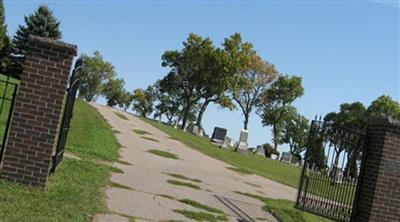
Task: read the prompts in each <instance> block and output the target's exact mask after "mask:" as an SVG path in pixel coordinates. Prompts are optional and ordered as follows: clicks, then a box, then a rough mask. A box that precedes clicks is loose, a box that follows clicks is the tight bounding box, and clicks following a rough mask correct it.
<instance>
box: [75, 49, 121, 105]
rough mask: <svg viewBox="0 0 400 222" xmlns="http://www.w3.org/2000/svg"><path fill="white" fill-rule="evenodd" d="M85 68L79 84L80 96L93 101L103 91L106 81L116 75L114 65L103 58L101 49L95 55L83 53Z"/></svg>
mask: <svg viewBox="0 0 400 222" xmlns="http://www.w3.org/2000/svg"><path fill="white" fill-rule="evenodd" d="M81 58H82V59H83V69H82V73H81V78H80V84H79V98H83V99H85V100H86V101H87V102H92V101H93V100H95V99H96V97H97V96H99V95H100V94H101V93H102V92H103V88H104V83H105V82H106V81H107V80H110V79H113V78H114V77H115V75H116V73H115V70H114V69H115V68H114V66H113V65H112V64H111V63H110V62H107V61H105V60H104V59H103V57H102V55H101V54H100V52H99V51H95V52H94V53H93V56H88V55H86V54H82V55H81Z"/></svg>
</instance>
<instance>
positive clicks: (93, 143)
mask: <svg viewBox="0 0 400 222" xmlns="http://www.w3.org/2000/svg"><path fill="white" fill-rule="evenodd" d="M124 115H130V114H127V113H126V114H122V115H121V114H119V118H124V117H125V116H124ZM142 120H144V121H146V122H147V123H150V124H151V125H152V126H154V127H156V128H158V129H160V130H161V131H164V132H165V133H167V134H168V135H169V136H170V137H171V140H179V141H181V142H182V143H184V144H186V145H187V146H189V147H190V148H193V149H195V150H197V151H200V152H201V153H203V154H206V155H208V156H211V157H213V158H215V159H218V160H221V161H223V162H225V163H228V164H230V165H232V166H233V167H232V168H229V170H232V171H234V172H238V173H240V174H242V175H252V174H256V175H260V176H262V177H265V178H269V179H271V180H273V181H277V182H279V183H282V184H285V185H288V186H291V187H293V188H295V187H296V186H297V183H298V178H299V173H300V169H299V168H297V167H294V166H291V165H288V164H284V163H279V162H277V161H273V160H269V159H266V158H265V157H261V156H258V155H253V154H238V153H235V152H233V151H232V150H222V149H219V148H218V147H217V146H215V145H212V144H211V143H210V142H209V141H208V140H207V139H206V138H202V137H198V136H195V135H192V134H189V133H186V132H183V131H180V130H177V129H174V128H172V127H169V126H166V125H163V124H161V123H157V122H154V121H152V120H147V119H142ZM145 132H146V131H140V130H137V132H132V133H143V134H146V133H145ZM117 133H118V132H117V131H115V130H114V131H113V130H112V129H111V127H110V125H109V124H108V123H107V122H106V121H105V119H104V118H103V116H101V115H100V114H99V113H98V111H97V110H96V109H95V108H94V107H93V106H91V105H89V104H87V103H85V102H82V101H79V100H78V101H77V102H76V106H75V110H74V117H73V121H72V126H71V130H70V134H69V137H68V142H67V148H66V150H67V152H68V153H67V157H66V158H65V160H64V161H63V163H62V164H61V166H60V168H59V170H58V171H57V173H56V174H55V175H54V176H51V177H50V179H49V185H48V190H47V191H46V192H42V191H38V190H35V189H32V188H25V187H22V186H19V185H15V184H11V183H8V182H6V181H3V180H0V209H1V211H0V218H1V219H0V221H93V219H94V217H95V215H99V214H107V213H110V210H109V209H107V205H106V202H105V197H104V192H103V191H104V188H106V187H114V188H120V189H126V187H124V186H123V185H122V184H118V183H114V182H111V181H110V179H109V178H110V176H111V175H118V174H121V173H123V171H122V170H121V169H119V168H116V167H114V166H113V165H115V164H112V162H114V163H117V165H118V164H119V165H121V164H122V165H123V164H127V163H126V162H124V161H123V160H119V156H118V149H119V148H120V144H119V143H118V141H117V139H116V135H115V134H117ZM143 137H146V135H143ZM147 138H150V137H149V136H148V135H147ZM154 148H155V149H154V150H157V148H156V147H154ZM158 155H169V154H168V153H163V152H160V153H158ZM216 170H218V169H216ZM174 176H175V177H180V175H174ZM174 176H172V178H173V177H174ZM179 179H180V180H179ZM176 181H178V182H176ZM183 181H185V178H184V179H183ZM169 182H170V183H171V184H172V183H176V185H177V186H179V185H182V183H185V182H182V178H174V179H171V180H170V181H169ZM189 184H193V182H191V183H189ZM183 186H187V184H184V185H183ZM249 186H250V185H249ZM252 186H258V184H256V185H252ZM237 194H238V195H242V196H246V197H250V198H254V199H257V200H260V201H262V202H263V203H264V205H265V207H264V210H265V211H267V212H270V213H271V214H272V215H274V216H275V218H278V219H280V220H282V221H326V219H323V218H320V217H317V216H314V215H312V214H309V213H307V212H302V211H300V210H297V209H295V208H294V207H293V206H294V203H293V202H292V201H289V200H276V199H270V198H266V197H264V196H263V195H262V194H254V193H248V192H241V191H239V189H238V191H237ZM180 201H183V200H180ZM186 202H189V204H192V205H199V204H200V206H201V207H203V208H204V207H205V208H209V210H210V209H211V211H212V209H213V208H212V207H209V206H207V205H204V204H201V203H198V202H190V201H189V200H186ZM15 209H18V210H15ZM43 209H46V210H43ZM181 213H182V214H185V213H186V214H187V213H190V212H185V211H182V212H181ZM120 216H122V217H124V218H125V219H127V220H128V221H135V220H136V221H138V220H140V219H138V218H135V217H134V216H130V215H120ZM186 216H187V217H192V219H193V220H205V221H207V220H208V221H219V220H218V218H208V219H207V216H204V215H186ZM204 217H205V218H204ZM219 219H220V220H225V218H222V219H221V218H219Z"/></svg>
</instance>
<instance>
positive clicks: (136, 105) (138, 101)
mask: <svg viewBox="0 0 400 222" xmlns="http://www.w3.org/2000/svg"><path fill="white" fill-rule="evenodd" d="M152 91H153V89H152V87H151V86H149V87H148V88H147V89H146V90H143V89H135V90H134V91H133V110H134V111H136V112H137V113H139V114H140V115H141V116H143V117H147V115H149V114H151V113H152V112H153V101H154V98H153V94H152Z"/></svg>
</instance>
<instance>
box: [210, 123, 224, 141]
mask: <svg viewBox="0 0 400 222" xmlns="http://www.w3.org/2000/svg"><path fill="white" fill-rule="evenodd" d="M227 131H228V130H227V129H225V128H221V127H215V128H214V132H213V134H212V137H211V141H212V142H217V143H223V142H224V140H225V136H226V133H227Z"/></svg>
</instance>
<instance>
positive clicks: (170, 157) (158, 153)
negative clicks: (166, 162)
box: [147, 150, 179, 160]
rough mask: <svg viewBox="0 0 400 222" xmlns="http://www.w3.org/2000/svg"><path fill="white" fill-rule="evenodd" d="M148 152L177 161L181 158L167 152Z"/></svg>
mask: <svg viewBox="0 0 400 222" xmlns="http://www.w3.org/2000/svg"><path fill="white" fill-rule="evenodd" d="M147 152H149V153H152V154H154V155H157V156H162V157H165V158H169V159H175V160H177V159H179V157H178V156H177V155H176V154H174V153H170V152H167V151H163V150H147Z"/></svg>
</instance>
